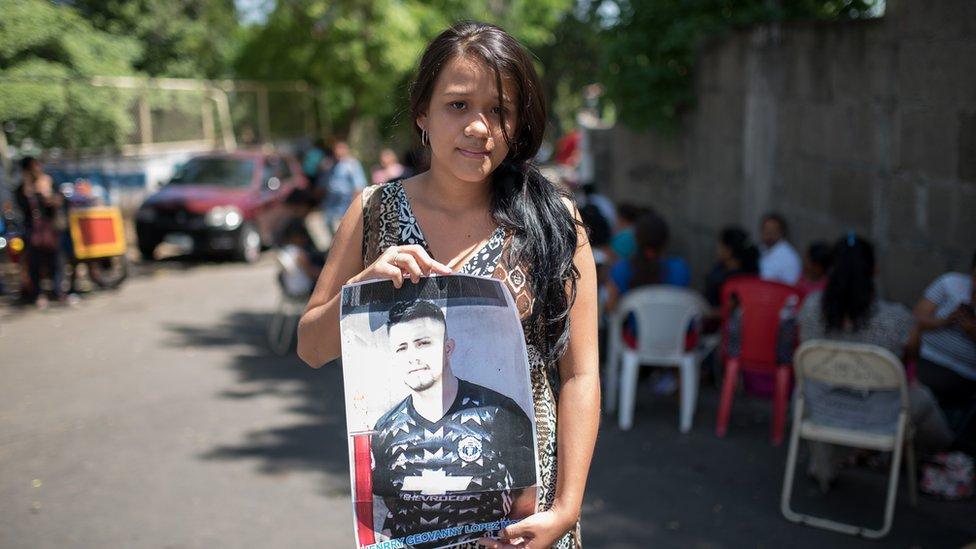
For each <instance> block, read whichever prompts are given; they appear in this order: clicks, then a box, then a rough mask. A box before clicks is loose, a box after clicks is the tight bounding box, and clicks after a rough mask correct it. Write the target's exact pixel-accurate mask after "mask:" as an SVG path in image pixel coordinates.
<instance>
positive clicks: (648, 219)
mask: <svg viewBox="0 0 976 549" xmlns="http://www.w3.org/2000/svg"><path fill="white" fill-rule="evenodd" d="M670 239H671V231H670V230H669V229H668V223H667V222H666V221H665V220H664V219H663V218H662V217H661V216H659V215H658V214H657V213H655V212H653V211H652V212H648V213H645V214H644V215H642V216H641V217H640V218H639V219H638V220H637V223H635V224H634V240H636V241H637V251H636V252H635V253H634V257H633V258H631V260H630V263H631V266H632V267H633V271H634V278H633V280H632V281H631V283H630V287H631V288H637V287H639V286H646V285H648V284H660V283H661V280H662V279H663V278H664V276H665V274H666V273H663V272H661V254H662V252H664V248H665V247H666V246H667V245H668V241H669V240H670ZM648 250H653V251H654V257H651V258H648V257H647V255H646V254H647V251H648Z"/></svg>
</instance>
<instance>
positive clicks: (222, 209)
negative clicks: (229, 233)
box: [204, 206, 244, 229]
mask: <svg viewBox="0 0 976 549" xmlns="http://www.w3.org/2000/svg"><path fill="white" fill-rule="evenodd" d="M243 221H244V216H243V215H242V214H241V210H240V208H237V207H236V206H217V207H216V208H211V209H210V211H209V212H207V215H206V217H205V218H204V222H205V223H206V224H207V225H208V226H210V227H224V228H227V229H236V228H237V227H239V226H240V225H241V222H243Z"/></svg>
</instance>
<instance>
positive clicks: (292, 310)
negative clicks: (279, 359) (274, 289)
mask: <svg viewBox="0 0 976 549" xmlns="http://www.w3.org/2000/svg"><path fill="white" fill-rule="evenodd" d="M275 263H276V264H277V265H278V287H279V289H280V290H281V291H280V293H279V295H278V305H277V306H276V307H275V312H274V314H272V315H271V319H270V320H269V321H268V332H267V337H268V346H269V347H270V348H271V352H273V353H274V354H276V355H278V356H284V355H286V354H288V352H289V351H290V350H291V344H292V342H293V341H294V339H295V334H296V331H297V330H298V321H299V319H300V318H301V316H302V312H303V311H304V310H305V304H306V303H308V298H309V294H307V293H302V294H294V293H290V292H289V291H288V288H287V286H286V284H285V283H284V282H283V277H284V276H286V275H287V274H288V273H289V272H290V271H291V270H296V269H298V268H299V267H298V265H297V264H296V263H295V261H294V260H293V259H291V258H290V256H288V255H286V254H283V253H281V252H280V251H279V252H278V253H276V254H275Z"/></svg>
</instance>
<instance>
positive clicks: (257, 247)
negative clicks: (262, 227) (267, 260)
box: [237, 225, 261, 263]
mask: <svg viewBox="0 0 976 549" xmlns="http://www.w3.org/2000/svg"><path fill="white" fill-rule="evenodd" d="M237 259H239V260H241V261H245V262H247V263H254V262H256V261H257V260H258V259H261V235H260V234H258V231H257V230H256V229H255V228H254V227H253V226H251V225H244V226H243V227H241V232H240V235H239V238H238V240H237Z"/></svg>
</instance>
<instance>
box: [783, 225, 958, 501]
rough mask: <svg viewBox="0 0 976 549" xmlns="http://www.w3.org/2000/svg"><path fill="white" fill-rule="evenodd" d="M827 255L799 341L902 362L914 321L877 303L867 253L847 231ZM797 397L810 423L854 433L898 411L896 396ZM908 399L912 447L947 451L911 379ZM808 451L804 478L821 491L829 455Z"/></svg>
mask: <svg viewBox="0 0 976 549" xmlns="http://www.w3.org/2000/svg"><path fill="white" fill-rule="evenodd" d="M832 255H833V267H832V268H831V271H830V274H829V275H828V278H827V286H826V288H825V289H824V291H823V292H817V293H814V294H811V295H810V296H809V297H807V299H806V300H805V301H804V303H803V307H802V308H801V310H800V315H799V322H800V340H801V341H808V340H811V339H828V340H835V341H848V342H853V343H867V344H871V345H877V346H879V347H883V348H884V349H887V350H888V351H890V352H892V353H893V354H894V355H895V356H898V357H903V358H904V357H906V356H908V355H909V354H910V353H911V352H912V349H911V348H910V347H911V346H912V341H911V340H912V339H913V331H914V325H915V322H914V320H913V319H912V314H911V313H910V312H909V311H908V309H907V308H906V307H905V306H903V305H900V304H898V303H892V302H889V301H884V300H882V299H880V298H879V297H878V295H877V290H876V287H875V282H874V278H875V274H876V266H875V256H874V246H872V245H871V243H870V242H868V241H867V240H864V239H863V238H861V237H859V236H857V235H856V234H854V233H853V232H852V233H850V234H848V235H847V236H845V237H843V238H841V239H840V240H839V241H837V243H836V244H835V245H834V248H833V253H832ZM804 393H805V395H806V397H807V402H808V403H809V410H810V414H811V416H812V417H814V418H815V419H816V420H817V421H819V422H822V423H829V424H831V425H834V426H838V427H844V426H847V425H850V426H857V427H858V428H860V429H864V428H865V427H868V428H870V427H871V426H872V425H876V426H877V427H878V428H879V429H882V428H884V427H886V426H887V425H889V424H890V421H891V416H890V413H891V410H892V409H897V401H898V399H899V398H900V397H899V396H898V393H897V392H896V391H864V392H854V391H849V390H846V389H839V388H834V387H832V386H831V385H829V384H825V383H821V382H816V381H808V382H806V383H804ZM908 395H909V400H910V405H911V418H912V422H913V423H914V425H915V429H916V441H917V442H918V443H919V446H920V447H922V448H925V449H927V450H937V449H940V448H943V447H945V446H947V445H948V444H950V443H951V442H952V432H951V431H950V430H949V427H948V425H947V424H946V420H945V417H943V415H942V413H941V411H939V409H938V406H937V405H936V403H935V399H934V398H933V396H932V393H931V391H929V390H928V389H927V388H926V387H925V386H924V385H922V384H920V383H918V382H917V381H915V380H910V381H909V386H908ZM812 451H813V459H812V463H811V468H810V472H811V474H812V475H813V476H814V477H816V478H817V480H818V481H819V482H820V484H821V487H822V488H824V489H826V487H827V485H828V484H829V483H830V481H831V480H833V477H834V475H835V468H836V463H834V462H833V459H832V457H833V456H832V449H831V447H830V445H827V444H822V443H814V444H813V445H812Z"/></svg>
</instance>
